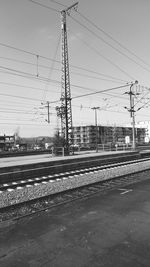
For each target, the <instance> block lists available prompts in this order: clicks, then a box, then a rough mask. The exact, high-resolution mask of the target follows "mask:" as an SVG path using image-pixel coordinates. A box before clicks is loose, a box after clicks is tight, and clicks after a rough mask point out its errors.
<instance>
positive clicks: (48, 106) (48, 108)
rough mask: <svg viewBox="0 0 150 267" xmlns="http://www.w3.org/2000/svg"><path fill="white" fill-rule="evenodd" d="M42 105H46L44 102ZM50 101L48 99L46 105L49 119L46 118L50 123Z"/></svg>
mask: <svg viewBox="0 0 150 267" xmlns="http://www.w3.org/2000/svg"><path fill="white" fill-rule="evenodd" d="M41 104H42V105H44V103H41ZM49 104H50V102H49V101H46V106H45V108H47V119H46V121H47V122H48V123H50V112H49V110H50V105H49Z"/></svg>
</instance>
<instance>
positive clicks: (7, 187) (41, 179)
mask: <svg viewBox="0 0 150 267" xmlns="http://www.w3.org/2000/svg"><path fill="white" fill-rule="evenodd" d="M149 159H150V158H146V159H135V160H130V161H125V162H119V163H113V164H108V165H103V166H98V167H89V168H81V169H78V170H73V171H68V172H62V173H56V174H50V175H46V176H38V177H33V178H28V176H27V178H24V179H21V173H22V172H21V171H20V179H18V177H17V178H16V180H15V179H14V180H13V181H8V182H5V183H0V193H2V192H4V191H10V192H11V191H12V190H13V189H15V188H18V189H20V187H25V186H26V187H30V186H34V185H37V184H40V183H43V184H44V183H47V182H51V183H52V182H54V181H55V180H56V181H59V180H60V179H64V178H68V177H70V178H71V177H72V176H75V175H82V174H87V173H91V174H92V173H95V172H98V171H100V170H108V169H110V168H117V167H119V166H124V165H131V164H133V163H140V162H144V161H147V160H149ZM17 173H18V172H17Z"/></svg>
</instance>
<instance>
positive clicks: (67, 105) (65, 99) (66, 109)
mask: <svg viewBox="0 0 150 267" xmlns="http://www.w3.org/2000/svg"><path fill="white" fill-rule="evenodd" d="M77 5H78V2H77V3H75V4H73V5H71V6H70V7H68V8H66V9H64V10H62V11H61V17H62V20H61V29H62V79H61V86H62V92H61V112H62V114H61V125H62V135H63V136H64V138H65V143H66V147H65V149H66V154H67V155H69V152H70V145H71V144H72V108H71V90H70V76H69V56H68V43H67V24H66V15H70V12H71V10H72V9H74V10H75V11H76V10H77Z"/></svg>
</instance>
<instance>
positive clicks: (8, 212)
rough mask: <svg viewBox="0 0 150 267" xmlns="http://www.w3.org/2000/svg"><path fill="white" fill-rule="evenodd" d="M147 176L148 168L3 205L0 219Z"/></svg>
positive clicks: (28, 213)
mask: <svg viewBox="0 0 150 267" xmlns="http://www.w3.org/2000/svg"><path fill="white" fill-rule="evenodd" d="M149 176H150V170H147V171H144V172H141V173H136V174H132V175H127V176H124V177H118V178H115V179H110V180H107V181H101V182H98V183H95V184H90V185H86V186H84V187H80V188H76V189H73V190H68V191H64V192H61V193H58V194H55V195H50V196H45V197H42V198H39V199H36V200H31V201H26V202H23V203H19V204H17V205H12V206H11V207H5V208H2V209H0V221H1V222H2V221H5V222H6V221H10V220H14V221H15V220H19V219H22V218H25V217H28V216H33V215H35V214H37V213H40V212H45V211H46V212H47V211H48V210H50V209H53V208H56V207H59V206H61V205H65V204H69V203H71V202H73V201H80V200H84V199H86V198H91V197H93V196H94V195H97V194H99V195H102V194H106V193H107V192H108V191H110V190H114V189H115V190H116V189H120V188H124V187H125V186H129V185H132V184H134V183H138V182H142V181H144V180H147V179H149Z"/></svg>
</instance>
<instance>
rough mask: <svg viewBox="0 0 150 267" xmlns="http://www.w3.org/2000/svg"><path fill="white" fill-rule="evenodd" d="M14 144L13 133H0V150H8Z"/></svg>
mask: <svg viewBox="0 0 150 267" xmlns="http://www.w3.org/2000/svg"><path fill="white" fill-rule="evenodd" d="M14 144H15V136H14V135H5V134H4V135H1V136H0V151H9V150H11V149H12V147H13V146H14Z"/></svg>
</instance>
